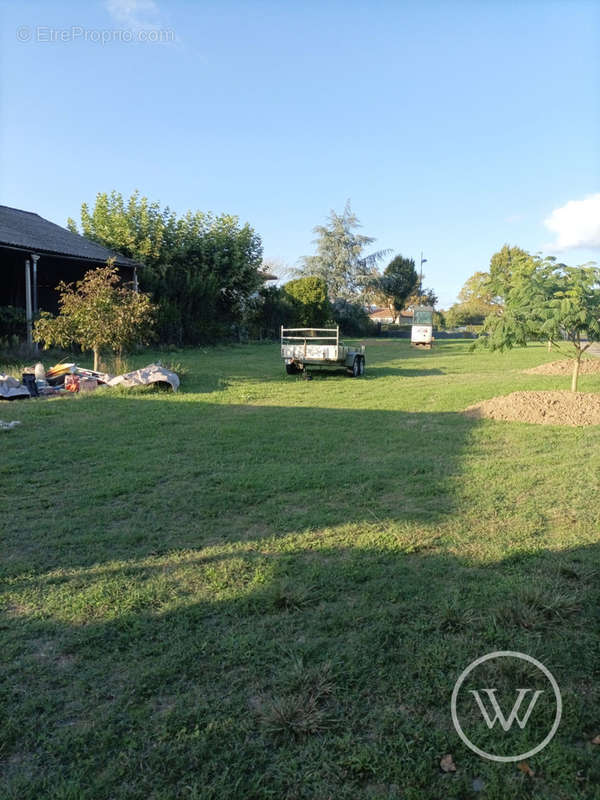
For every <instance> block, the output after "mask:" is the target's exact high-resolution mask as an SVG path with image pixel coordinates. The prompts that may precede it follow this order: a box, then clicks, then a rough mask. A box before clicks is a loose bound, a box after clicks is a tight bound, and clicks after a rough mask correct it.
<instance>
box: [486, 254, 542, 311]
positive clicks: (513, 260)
mask: <svg viewBox="0 0 600 800" xmlns="http://www.w3.org/2000/svg"><path fill="white" fill-rule="evenodd" d="M533 266H534V260H533V258H532V256H531V255H530V254H529V253H528V252H527V250H523V249H522V248H520V247H516V246H514V245H510V244H505V245H503V246H502V248H501V249H500V250H499V251H498V252H497V253H494V255H493V256H492V258H491V260H490V269H489V283H488V288H489V290H490V292H491V293H492V295H494V297H498V298H500V299H502V298H504V297H506V294H507V292H508V291H509V289H510V287H511V284H512V279H513V275H514V274H516V273H521V272H523V271H524V270H527V269H528V268H533ZM475 274H478V273H475Z"/></svg>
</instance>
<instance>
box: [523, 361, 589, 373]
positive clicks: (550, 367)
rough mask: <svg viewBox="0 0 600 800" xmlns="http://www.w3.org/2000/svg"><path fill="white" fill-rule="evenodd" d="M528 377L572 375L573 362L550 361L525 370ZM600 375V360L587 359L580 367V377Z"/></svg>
mask: <svg viewBox="0 0 600 800" xmlns="http://www.w3.org/2000/svg"><path fill="white" fill-rule="evenodd" d="M523 372H526V373H527V374H528V375H571V374H572V372H573V362H572V360H571V359H570V358H561V360H560V361H550V362H549V363H548V364H540V365H539V367H532V369H524V370H523ZM599 373H600V358H597V359H596V358H586V359H584V360H583V361H582V362H581V364H580V366H579V374H580V375H598V374H599Z"/></svg>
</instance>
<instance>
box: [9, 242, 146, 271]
mask: <svg viewBox="0 0 600 800" xmlns="http://www.w3.org/2000/svg"><path fill="white" fill-rule="evenodd" d="M2 248H4V249H6V250H17V251H19V252H20V253H29V254H36V253H39V254H40V255H44V256H50V257H51V258H63V259H65V260H67V259H68V260H69V261H86V262H89V263H90V264H106V259H105V258H93V257H91V256H73V255H68V254H67V253H61V252H60V251H58V250H43V249H42V248H40V247H24V246H21V245H17V244H8V243H5V242H0V249H2ZM111 255H112V257H113V258H114V259H115V264H116V265H117V266H118V267H129V268H130V269H135V268H136V267H144V266H145V265H144V264H142V263H141V262H140V261H134V260H133V259H132V258H127V256H121V255H119V253H111Z"/></svg>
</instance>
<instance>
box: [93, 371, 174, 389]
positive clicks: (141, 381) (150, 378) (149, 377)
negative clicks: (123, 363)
mask: <svg viewBox="0 0 600 800" xmlns="http://www.w3.org/2000/svg"><path fill="white" fill-rule="evenodd" d="M151 383H168V384H169V385H170V386H171V387H172V388H173V391H174V392H176V391H177V389H178V388H179V378H178V376H177V375H176V374H175V373H174V372H171V370H168V369H165V368H164V367H161V366H160V364H149V365H148V366H147V367H143V368H142V369H136V370H135V372H128V373H127V374H126V375H117V377H116V378H111V379H110V380H109V381H108V385H109V386H127V387H131V386H148V385H149V384H151Z"/></svg>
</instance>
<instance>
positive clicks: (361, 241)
mask: <svg viewBox="0 0 600 800" xmlns="http://www.w3.org/2000/svg"><path fill="white" fill-rule="evenodd" d="M357 228H360V222H359V220H358V217H357V216H356V214H355V213H354V212H353V211H352V208H351V207H350V201H348V202H347V203H346V206H345V208H344V211H343V213H342V214H336V212H335V211H331V213H330V215H329V222H328V224H327V225H317V227H316V228H314V229H313V232H314V233H315V234H316V235H317V238H316V239H315V241H314V244H316V248H317V252H316V254H315V255H312V256H304V257H303V258H302V259H301V263H302V267H301V268H300V270H299V272H300V274H301V275H303V276H307V275H315V276H317V277H319V278H323V279H324V280H325V282H326V284H327V290H328V293H329V298H330V299H331V300H336V299H342V300H353V299H354V300H355V299H357V298H358V297H360V296H361V295H362V293H363V292H364V290H365V287H366V286H367V285H368V284H369V282H370V281H371V280H372V278H373V277H374V276H375V275H376V274H377V264H378V263H379V262H380V261H381V260H382V259H383V258H384V257H385V256H386V254H387V253H389V250H379V251H377V252H374V253H369V254H367V253H365V250H366V249H367V248H369V247H370V246H371V245H372V244H373V242H374V241H375V239H374V238H373V237H371V236H363V235H362V234H359V233H356V229H357Z"/></svg>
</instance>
